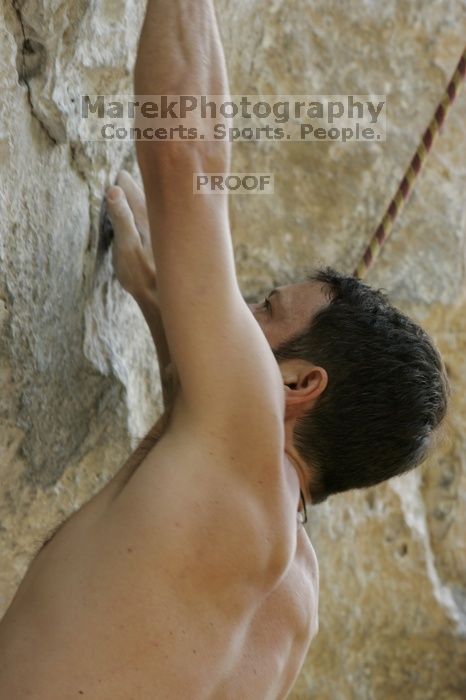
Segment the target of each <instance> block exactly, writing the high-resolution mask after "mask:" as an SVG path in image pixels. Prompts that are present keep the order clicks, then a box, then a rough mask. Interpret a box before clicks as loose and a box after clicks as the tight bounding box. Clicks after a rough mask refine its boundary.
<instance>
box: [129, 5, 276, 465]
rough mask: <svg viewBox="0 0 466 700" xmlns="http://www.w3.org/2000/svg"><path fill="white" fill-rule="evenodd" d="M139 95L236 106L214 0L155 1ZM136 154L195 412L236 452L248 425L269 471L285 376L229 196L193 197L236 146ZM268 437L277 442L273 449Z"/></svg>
mask: <svg viewBox="0 0 466 700" xmlns="http://www.w3.org/2000/svg"><path fill="white" fill-rule="evenodd" d="M135 94H136V96H142V95H183V94H184V95H186V94H189V95H220V96H223V97H222V98H221V99H223V100H227V99H228V94H229V88H228V79H227V72H226V67H225V57H224V53H223V48H222V44H221V41H220V35H219V30H218V26H217V21H216V16H215V10H214V6H213V3H212V2H211V0H149V2H148V5H147V13H146V17H145V22H144V26H143V29H142V33H141V39H140V44H139V50H138V56H137V61H136V67H135ZM136 126H138V124H137V123H136ZM145 126H147V124H145ZM202 126H203V125H202V123H199V124H198V127H199V130H200V131H202ZM137 155H138V161H139V166H140V170H141V174H142V177H143V183H144V189H145V193H146V200H147V206H148V212H149V222H150V228H151V238H152V247H153V250H154V257H155V263H156V268H157V284H158V294H159V300H160V308H161V313H162V319H163V325H164V328H165V332H166V335H167V340H168V344H169V347H170V353H171V356H172V358H173V360H174V363H175V365H176V367H177V371H178V376H179V379H180V386H181V394H182V397H183V402H184V405H185V407H186V410H187V412H188V413H190V414H191V415H192V416H193V417H196V419H198V420H200V421H203V422H205V423H206V424H209V425H211V426H212V425H213V427H214V428H218V430H219V431H222V430H229V431H231V438H232V440H231V443H232V445H234V444H235V439H234V438H236V442H238V441H239V439H240V436H241V439H242V440H243V441H244V439H245V437H246V436H245V435H244V433H245V432H246V427H247V426H248V427H249V430H248V432H249V434H250V435H249V437H250V440H249V441H248V440H247V441H246V442H247V443H248V444H249V447H250V448H251V449H253V445H254V444H257V438H258V434H260V435H261V450H262V452H261V454H262V457H263V459H264V461H265V462H267V461H269V463H270V459H271V457H272V454H274V455H275V457H276V455H277V453H278V450H277V449H275V448H278V445H279V444H283V408H284V399H283V382H282V378H281V374H280V372H279V369H278V366H277V363H276V361H275V358H274V356H273V354H272V352H271V350H270V347H269V345H268V343H267V341H266V339H265V337H264V335H263V334H262V332H261V330H260V328H259V326H258V324H257V323H256V321H255V319H254V317H253V316H252V314H251V312H250V310H249V308H248V307H247V304H246V302H245V301H244V299H243V298H242V296H241V293H240V290H239V287H238V283H237V279H236V270H235V263H234V256H233V247H232V242H231V233H230V225H229V219H228V199H227V196H226V195H221V196H215V197H212V196H208V195H193V192H192V179H193V173H194V172H198V173H199V172H203V173H209V172H217V173H218V172H227V171H228V170H229V168H230V160H231V145H230V144H229V143H228V142H227V141H217V142H212V141H207V140H206V141H195V142H185V141H171V142H154V141H139V142H137ZM248 407H249V408H248ZM235 429H236V431H237V434H236V436H235V435H234V431H235ZM264 431H265V434H266V435H267V433H270V434H269V435H268V438H269V440H270V442H269V447H268V448H267V446H265V447H264ZM227 439H228V437H227ZM265 443H267V440H265ZM267 449H269V450H270V453H269V454H267ZM250 456H251V455H250Z"/></svg>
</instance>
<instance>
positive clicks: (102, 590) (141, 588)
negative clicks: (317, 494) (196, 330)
mask: <svg viewBox="0 0 466 700" xmlns="http://www.w3.org/2000/svg"><path fill="white" fill-rule="evenodd" d="M164 422H165V419H164V420H162V424H163V423H164ZM157 432H158V430H157V428H155V430H153V431H152V435H153V441H154V442H155V443H156V444H155V446H154V447H153V448H152V450H150V451H149V452H148V454H147V456H146V458H145V459H143V461H142V463H141V465H140V466H138V467H137V468H136V469H135V468H134V460H133V464H132V463H131V461H132V460H131V459H130V460H129V461H128V463H127V464H126V465H125V466H124V467H123V468H122V469H121V470H120V471H119V472H118V474H117V475H116V476H115V477H114V478H113V480H112V481H111V482H110V483H109V484H108V485H107V486H106V487H105V488H104V489H103V490H102V491H101V492H100V493H99V494H97V495H96V496H95V497H94V498H93V499H92V500H91V501H90V502H89V503H88V504H86V505H85V506H84V507H83V508H81V509H80V510H79V511H78V512H76V513H75V514H74V515H73V516H72V517H71V518H70V519H69V520H68V521H67V522H66V523H65V524H64V526H63V527H62V528H61V529H60V530H59V532H58V533H57V534H56V535H55V537H53V538H52V540H51V541H50V542H49V543H48V544H46V546H45V547H44V548H43V549H42V550H41V551H40V552H39V554H38V555H37V557H36V558H35V560H34V561H33V563H32V565H31V567H30V568H29V570H28V572H27V575H26V576H25V578H24V580H23V581H22V583H21V585H20V587H19V589H18V591H17V594H16V596H15V598H14V600H13V603H12V604H11V606H10V608H9V609H8V611H7V614H6V616H5V617H4V619H3V621H2V623H1V624H0V697H2V698H8V700H23V698H24V699H26V698H34V700H67V699H68V698H75V697H80V696H82V697H84V698H86V697H88V698H92V700H104V699H105V700H109V699H110V698H111V699H112V700H146V699H147V700H149V699H150V700H154V699H155V698H157V699H158V698H160V699H162V698H170V699H172V698H173V699H177V698H180V699H181V698H183V699H184V698H186V699H187V698H189V700H196V699H199V700H210V699H212V700H214V699H215V700H228V699H229V698H231V700H237V699H238V698H244V699H245V700H246V699H248V698H251V700H253V699H254V700H256V699H257V700H259V699H260V700H263V699H264V700H265V699H266V698H269V699H270V700H279V699H280V698H285V697H286V696H287V694H288V692H289V690H290V688H291V687H292V685H293V682H294V680H295V678H296V676H297V674H298V672H299V670H300V668H301V666H302V663H303V661H304V657H305V655H306V652H307V650H308V647H309V644H310V642H311V639H312V638H313V636H315V634H316V632H317V625H318V622H317V619H318V616H317V601H318V586H319V581H318V567H317V561H316V557H315V553H314V550H313V548H312V545H311V543H310V541H309V539H308V536H307V534H306V532H305V530H304V528H302V527H301V526H300V525H299V524H298V523H297V528H298V539H297V548H296V553H295V556H294V558H293V560H292V561H291V563H290V566H289V568H288V570H287V571H286V573H285V575H284V576H283V578H282V579H281V580H280V581H278V582H276V584H275V585H273V586H271V587H268V586H267V584H266V582H265V585H264V587H262V588H261V587H260V585H257V582H254V581H252V582H251V583H250V586H247V585H245V586H244V595H243V597H241V596H237V595H234V596H232V598H231V600H229V591H228V589H226V590H225V591H224V594H223V593H222V589H223V588H222V586H220V587H219V585H218V582H217V581H216V580H215V571H214V570H212V569H209V568H208V566H207V568H206V562H209V537H208V535H207V534H206V539H205V541H204V544H203V546H204V548H205V553H204V552H202V551H194V552H193V551H191V548H190V533H189V527H190V523H189V513H188V511H187V509H186V507H185V504H186V502H187V501H189V502H190V503H191V508H192V510H193V511H194V512H195V511H196V509H200V508H203V503H204V500H205V499H208V498H209V497H212V494H213V492H215V488H216V487H215V484H217V483H218V482H219V480H220V481H224V479H223V478H222V476H223V471H222V466H221V465H219V464H218V463H217V462H216V460H215V457H212V459H211V461H208V460H206V455H208V453H209V452H214V451H215V448H216V445H215V444H211V445H209V444H208V443H207V444H206V443H204V441H201V443H200V444H198V445H195V444H192V442H191V440H190V439H186V435H185V434H181V433H180V432H179V429H178V426H177V421H176V407H175V410H174V413H173V418H172V421H171V423H170V425H169V427H168V429H167V430H166V431H165V432H164V433H163V435H162V436H161V438H160V441H157V440H158V438H157ZM206 448H207V450H206ZM209 448H212V449H209ZM193 455H195V457H194V458H193ZM201 455H203V456H202V458H201ZM283 468H284V470H288V473H289V477H290V479H292V478H293V474H294V472H293V468H292V467H291V466H287V464H286V459H284V463H283ZM196 473H198V474H199V477H198V478H196ZM220 475H222V476H220ZM209 484H214V487H213V489H211V488H209ZM221 485H222V486H223V484H221ZM225 486H226V484H225ZM161 513H162V514H163V515H161ZM235 526H236V523H235V522H229V521H228V513H227V512H226V513H223V514H222V513H221V512H219V517H218V520H217V521H216V522H213V523H212V530H213V531H216V532H217V533H218V535H219V536H221V533H222V530H223V529H224V528H235ZM173 529H177V530H179V532H180V533H182V534H183V537H182V538H181V539H180V540H177V541H180V542H183V541H184V542H185V545H186V550H185V551H184V552H182V553H181V557H180V556H179V554H180V553H179V552H178V553H177V554H176V555H175V556H173V552H171V551H170V549H167V546H166V545H165V543H167V542H171V532H172V531H173ZM264 538H267V533H266V532H265V533H264ZM224 557H225V560H226V561H227V560H228V559H229V552H228V551H225V552H224ZM180 561H184V563H185V566H184V567H181V568H180V566H179V564H180ZM231 566H232V568H234V566H235V562H234V561H232V562H231ZM245 583H247V582H245Z"/></svg>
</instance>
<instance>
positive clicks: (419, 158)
mask: <svg viewBox="0 0 466 700" xmlns="http://www.w3.org/2000/svg"><path fill="white" fill-rule="evenodd" d="M465 74H466V48H465V49H464V51H463V55H462V56H461V58H460V60H459V63H458V65H457V67H456V70H455V72H454V74H453V77H452V79H451V80H450V82H449V83H448V86H447V89H446V90H445V94H444V96H443V98H442V100H441V102H440V104H439V106H438V107H437V109H436V111H435V114H434V116H433V119H432V121H431V122H430V124H429V126H428V127H427V129H426V131H425V133H424V136H423V137H422V139H421V143H420V144H419V148H418V149H417V151H416V153H415V154H414V157H413V159H412V161H411V163H410V164H409V167H408V169H407V171H406V174H405V175H404V177H403V179H402V181H401V183H400V186H399V187H398V189H397V191H396V194H395V196H394V197H393V199H392V201H391V202H390V204H389V206H388V208H387V211H386V212H385V215H384V217H383V219H382V222H381V223H380V225H379V226H378V227H377V229H376V230H375V233H374V235H373V236H372V239H371V241H370V243H369V245H368V246H367V248H366V251H365V253H364V255H363V256H362V258H361V262H360V263H359V265H358V266H357V268H356V270H355V271H354V273H353V276H354V277H359V278H361V279H362V278H363V277H365V276H366V274H367V272H368V270H369V269H370V268H371V267H372V265H373V264H374V262H375V260H376V259H377V257H378V256H379V255H380V252H381V250H382V248H383V246H384V244H385V243H386V241H387V239H388V237H389V236H390V234H391V232H392V229H393V225H394V223H395V221H396V219H397V217H398V216H399V214H400V212H401V210H402V209H403V207H404V205H405V204H406V202H407V200H408V198H409V195H410V194H411V191H412V189H413V185H414V182H415V180H416V178H417V176H418V175H419V173H420V172H421V169H422V167H423V165H424V163H425V161H426V160H427V156H428V153H429V151H430V150H431V148H432V144H433V143H434V141H435V139H436V137H437V134H438V133H439V131H440V128H441V126H442V124H443V122H444V121H445V117H446V115H447V113H448V110H449V109H450V107H451V105H452V104H453V101H454V99H455V97H456V95H457V94H458V92H459V87H460V86H461V83H462V81H463V80H464V77H465Z"/></svg>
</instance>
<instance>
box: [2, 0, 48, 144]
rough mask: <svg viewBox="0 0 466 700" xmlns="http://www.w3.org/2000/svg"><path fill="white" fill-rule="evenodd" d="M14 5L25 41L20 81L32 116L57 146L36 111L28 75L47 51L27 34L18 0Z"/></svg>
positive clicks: (21, 59)
mask: <svg viewBox="0 0 466 700" xmlns="http://www.w3.org/2000/svg"><path fill="white" fill-rule="evenodd" d="M11 4H12V6H13V10H14V11H15V14H16V16H17V18H18V21H19V24H20V27H21V33H22V35H23V41H22V44H21V46H20V47H18V50H19V52H20V66H21V69H20V71H18V73H19V76H18V77H19V81H20V83H24V85H25V86H26V91H27V99H28V103H29V109H30V111H31V115H32V117H33V118H34V119H35V120H36V121H37V122H38V124H39V126H40V127H41V129H42V130H43V131H44V133H45V134H46V135H47V136H48V138H49V139H50V141H51V142H52V143H53V144H54V145H55V146H57V145H58V141H57V140H56V139H55V138H54V137H53V135H52V134H51V132H50V130H49V129H48V127H47V125H46V124H45V123H44V122H43V121H42V119H41V118H40V117H39V115H38V114H37V112H36V109H35V107H34V102H33V100H32V91H31V86H30V84H29V81H28V77H27V76H29V77H32V76H34V75H35V74H36V73H37V71H38V66H39V65H40V62H41V61H40V59H41V57H42V56H43V52H44V51H45V49H44V47H43V46H42V44H39V42H36V41H34V40H33V39H30V38H29V37H27V35H26V28H25V26H24V20H23V15H22V13H21V9H20V8H19V6H18V0H12V2H11ZM34 52H36V53H37V55H38V58H37V59H36V62H35V66H31V53H34Z"/></svg>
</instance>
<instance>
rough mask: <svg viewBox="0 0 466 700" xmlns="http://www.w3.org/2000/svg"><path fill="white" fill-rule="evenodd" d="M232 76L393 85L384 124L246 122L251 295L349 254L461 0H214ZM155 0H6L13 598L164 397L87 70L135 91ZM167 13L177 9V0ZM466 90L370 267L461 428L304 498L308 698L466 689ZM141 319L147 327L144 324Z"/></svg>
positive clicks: (275, 86) (100, 83)
mask: <svg viewBox="0 0 466 700" xmlns="http://www.w3.org/2000/svg"><path fill="white" fill-rule="evenodd" d="M216 6H217V11H218V16H219V21H220V25H221V31H222V36H223V39H224V43H225V50H226V55H227V62H228V67H229V71H230V81H231V92H232V93H233V94H257V93H260V94H276V95H292V94H307V95H316V94H345V95H346V94H386V95H387V96H388V140H387V141H386V142H377V143H375V142H373V143H348V144H341V143H338V142H322V143H319V142H311V143H306V144H300V143H286V144H284V143H278V144H274V143H260V144H259V143H242V144H239V145H237V146H235V151H234V163H233V170H234V171H236V172H251V171H252V172H273V173H274V174H275V195H274V196H273V197H271V196H270V197H266V196H264V197H231V200H230V201H231V204H230V210H231V222H232V228H233V242H234V247H235V254H236V260H237V272H238V276H239V281H240V285H241V288H242V290H243V292H244V295H245V296H246V297H251V298H252V297H255V296H257V295H260V294H262V293H263V292H264V291H265V290H266V289H270V288H271V287H272V286H275V285H280V284H287V283H291V282H293V281H295V280H296V281H298V280H299V279H300V278H301V276H302V275H303V274H304V273H305V272H306V271H307V270H308V269H309V268H310V267H312V266H314V265H316V264H331V265H333V266H334V267H336V268H338V269H341V270H343V271H345V272H351V271H352V270H353V269H354V267H355V265H356V263H357V262H358V261H359V258H360V255H361V253H362V251H363V250H364V246H365V243H366V242H367V240H368V238H369V237H370V235H371V233H372V230H373V229H374V227H375V225H376V224H377V223H378V222H379V220H380V217H381V216H382V214H383V212H384V209H385V207H386V205H387V204H388V202H389V200H390V198H391V195H392V194H393V192H394V190H395V189H396V186H397V183H398V181H399V179H400V178H401V176H402V174H403V172H404V169H405V168H406V166H407V164H408V163H409V160H410V158H411V155H412V153H413V151H414V150H415V148H416V146H417V143H418V141H419V139H420V136H421V134H422V132H423V130H424V128H425V126H426V125H427V123H428V122H429V120H430V117H431V115H432V113H433V111H434V109H435V107H436V105H437V102H438V100H439V99H440V97H441V95H442V91H443V89H444V87H445V85H446V83H447V82H448V80H449V78H450V75H451V73H452V70H453V68H454V66H455V65H456V62H457V60H458V58H459V56H460V54H461V52H462V50H463V43H464V37H465V35H466V11H465V10H466V3H465V2H464V0H449V2H443V3H442V2H430V3H425V2H423V1H422V0H410V1H409V2H405V1H404V0H385V2H383V3H382V2H373V1H369V0H367V1H365V2H356V1H355V0H351V1H349V2H346V3H341V2H339V1H338V0H250V1H249V2H245V1H244V0H242V1H241V2H230V1H229V0H218V2H217V3H216ZM143 11H144V3H143V2H136V0H102V1H101V2H99V3H89V2H87V1H85V0H61V1H58V0H53V1H50V0H47V1H45V0H5V2H3V4H2V5H1V7H0V38H1V41H0V87H1V95H2V99H1V101H0V385H1V390H0V431H1V432H0V434H1V440H0V483H1V486H0V548H1V553H2V554H1V568H0V615H1V613H2V612H3V611H4V610H5V609H6V608H7V606H8V604H9V602H10V600H11V598H12V596H13V594H14V592H15V590H16V587H17V586H18V584H19V582H20V580H21V578H22V577H23V575H24V573H25V570H26V568H27V566H28V564H29V562H30V559H31V556H32V555H33V553H34V550H35V548H36V547H37V545H38V544H39V543H40V542H41V541H42V540H43V538H44V536H45V534H46V532H47V531H48V530H49V529H50V528H51V527H52V526H53V525H54V524H55V523H58V522H60V521H62V520H64V519H66V518H67V517H68V516H69V515H70V514H71V513H72V512H74V511H75V510H76V509H78V508H79V507H80V506H81V505H83V504H84V503H85V502H86V501H87V500H89V498H90V497H91V496H92V495H93V494H95V493H96V492H97V491H98V490H100V489H101V488H102V486H103V485H104V484H105V483H107V482H108V480H109V479H110V477H111V476H112V475H113V474H114V473H115V471H116V470H117V469H118V468H119V466H121V464H122V463H123V461H124V460H125V458H126V457H127V455H128V454H129V452H130V451H131V449H132V448H133V447H134V445H135V443H136V442H137V440H138V438H139V437H141V436H142V435H143V434H144V433H145V432H146V430H148V428H149V427H150V425H151V423H152V422H153V421H154V420H155V418H156V417H157V415H158V413H159V411H160V408H161V401H160V396H161V392H160V386H159V379H158V369H157V364H156V357H155V353H154V350H153V347H152V341H151V337H150V334H149V331H148V329H147V328H146V327H145V324H144V320H143V318H142V316H141V315H140V312H139V310H138V309H137V306H136V304H135V303H134V302H133V300H132V299H131V298H130V297H129V296H128V295H127V294H126V293H125V292H124V291H123V290H122V289H121V287H120V286H119V284H118V282H117V281H116V279H115V276H114V273H113V269H112V264H111V254H110V251H108V250H103V249H102V248H101V246H100V245H99V237H98V222H99V212H100V206H101V202H102V197H103V192H104V188H105V187H106V186H107V185H108V184H110V183H111V182H113V181H114V179H115V176H116V173H117V172H118V170H119V169H120V168H121V167H126V168H127V169H129V170H132V171H133V172H134V173H135V174H137V165H136V162H135V155H134V147H133V145H132V144H131V143H129V142H125V143H119V144H115V143H108V144H107V143H102V142H99V143H96V142H86V141H84V140H83V139H82V138H81V136H80V133H81V132H80V124H79V117H78V109H77V106H78V104H79V96H80V95H81V94H93V95H95V94H117V93H120V94H125V93H126V94H131V92H132V68H133V64H134V58H135V50H136V45H137V39H138V35H139V29H140V26H141V22H142V18H143ZM161 21H163V18H162V19H161ZM465 116H466V90H465V91H464V92H463V93H462V94H461V95H460V97H459V99H458V100H457V102H456V103H455V106H454V108H453V110H452V113H451V116H450V117H449V119H448V121H447V124H446V126H445V128H444V130H443V134H442V136H441V138H440V140H439V142H438V143H437V145H436V147H435V151H434V152H433V154H432V156H431V158H430V160H429V163H428V166H427V167H426V170H425V172H424V173H423V175H422V177H421V179H420V181H419V183H418V185H417V187H416V190H415V192H414V194H413V196H412V199H411V201H410V203H409V205H408V207H407V209H406V210H405V212H404V214H403V216H402V219H401V220H400V222H399V224H398V226H397V227H396V230H395V231H394V233H393V235H392V237H391V238H390V240H389V242H388V243H387V246H386V248H385V250H384V252H383V254H382V257H381V258H380V260H379V261H378V263H377V265H376V266H375V267H374V269H373V271H372V272H371V273H370V275H369V277H368V280H367V281H368V282H369V283H371V284H373V285H374V286H376V287H382V288H384V289H386V290H387V291H388V292H389V293H390V295H391V298H392V300H393V301H394V303H395V304H396V305H397V306H399V307H400V308H401V309H402V310H404V311H405V312H407V313H408V314H410V315H411V316H412V317H413V318H414V319H415V320H416V321H418V322H419V323H421V324H422V325H423V326H424V327H425V328H426V330H428V331H429V332H430V333H431V335H432V336H433V338H434V339H435V341H436V343H437V345H438V346H439V348H440V350H441V352H442V353H443V355H444V357H445V360H446V363H447V366H448V370H449V373H450V377H451V381H452V384H453V388H454V394H453V397H452V410H451V414H450V421H449V422H450V430H449V435H450V438H449V440H448V441H447V442H446V443H445V444H444V445H443V446H442V447H441V448H440V449H439V451H438V453H437V455H436V456H435V457H432V458H431V459H430V460H429V461H428V462H426V463H425V464H424V465H423V466H422V467H421V468H420V469H418V470H417V471H416V472H414V473H412V474H409V475H405V476H403V477H400V478H398V479H393V480H392V481H390V482H388V483H386V484H383V485H381V486H378V487H374V488H371V489H369V490H366V491H364V492H355V493H350V494H345V495H340V496H337V497H334V498H333V499H330V500H329V501H328V502H326V503H324V504H322V505H321V506H317V507H315V508H312V509H311V510H310V521H309V523H308V526H307V527H308V532H309V535H310V537H311V539H312V542H313V543H314V547H315V549H316V552H317V556H318V559H319V562H320V575H321V584H320V586H321V593H320V606H319V619H320V629H319V634H318V637H317V638H316V640H315V641H314V643H313V644H312V646H311V649H310V650H309V654H308V657H307V659H306V662H305V665H304V667H303V670H302V673H301V674H300V676H299V678H298V680H297V683H296V687H295V689H294V690H293V692H292V693H291V695H290V698H292V699H293V700H301V699H303V700H304V699H306V700H307V699H310V698H312V699H314V698H315V700H352V699H353V698H354V700H393V699H395V698H397V699H400V700H402V699H406V700H408V699H409V700H460V699H461V698H464V697H465V696H466V671H465V669H466V642H465V638H466V580H465V571H466V547H465V540H464V533H465V531H466V508H465V500H466V470H465V468H464V460H465V455H466V449H465V448H466V446H465V435H466V402H465V396H466V361H465V357H466V352H465V350H466V327H465V323H464V318H465V315H466V296H465V271H464V270H465V258H464V251H465V237H466V207H465V196H464V193H465V185H466V132H465V130H464V124H465ZM135 339H137V341H136V340H135Z"/></svg>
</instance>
